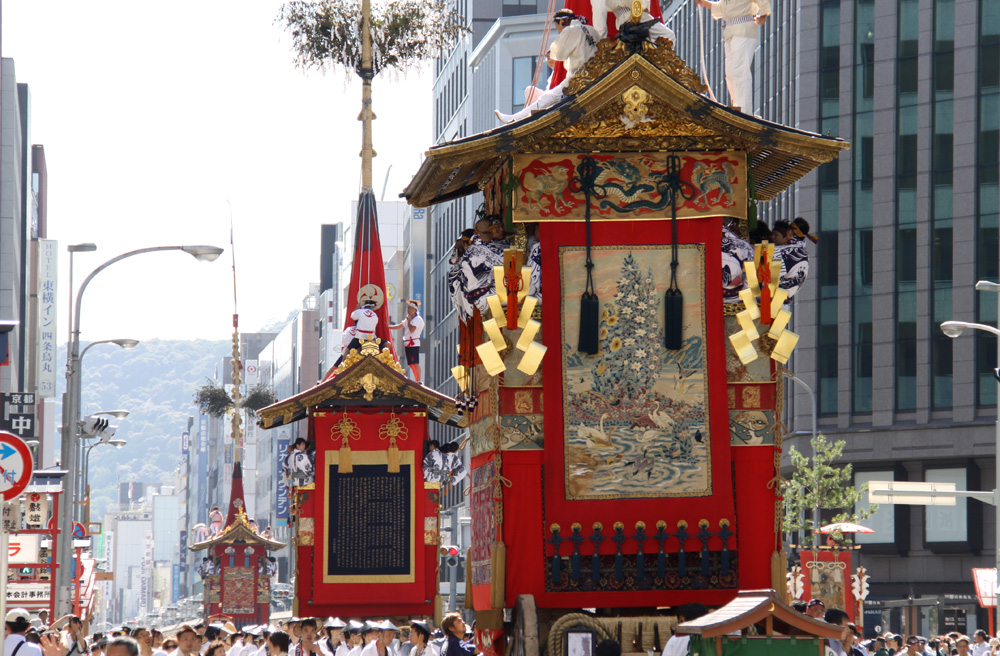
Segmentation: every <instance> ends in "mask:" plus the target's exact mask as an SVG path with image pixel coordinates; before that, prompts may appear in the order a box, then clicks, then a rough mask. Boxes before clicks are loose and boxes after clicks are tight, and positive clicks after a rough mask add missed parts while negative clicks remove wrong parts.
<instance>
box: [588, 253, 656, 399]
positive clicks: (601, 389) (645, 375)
mask: <svg viewBox="0 0 1000 656" xmlns="http://www.w3.org/2000/svg"><path fill="white" fill-rule="evenodd" d="M659 307H660V305H659V294H657V293H656V285H655V283H654V281H653V270H652V269H651V268H650V269H649V270H647V271H646V272H645V273H643V272H642V270H641V269H640V268H639V266H638V264H637V263H636V261H635V257H633V255H632V253H631V252H629V254H628V255H627V256H626V257H625V259H624V261H623V262H622V268H621V279H620V280H619V282H618V287H617V289H616V291H615V294H614V296H613V297H612V299H611V300H610V301H609V302H608V303H606V304H605V306H604V310H603V311H602V312H601V323H600V333H599V337H600V340H601V352H600V355H599V356H598V360H597V363H596V364H595V365H594V367H593V370H592V371H593V374H594V390H595V391H596V392H597V393H598V394H600V395H601V396H603V397H604V398H605V399H607V400H613V402H615V403H617V402H621V401H624V402H625V403H626V404H627V405H639V406H642V405H645V400H646V399H645V397H646V395H647V394H648V393H650V392H651V391H652V388H653V385H654V384H655V383H656V380H657V379H658V378H659V377H660V371H659V369H660V368H659V366H651V364H652V363H658V362H659V361H660V359H661V358H662V356H663V354H662V351H663V346H662V342H663V339H662V336H661V334H660V330H661V329H660V325H659V323H658V322H657V317H658V316H659V315H660V312H659Z"/></svg>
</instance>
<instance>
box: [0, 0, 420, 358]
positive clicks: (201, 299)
mask: <svg viewBox="0 0 1000 656" xmlns="http://www.w3.org/2000/svg"><path fill="white" fill-rule="evenodd" d="M281 4H282V3H281V2H280V0H172V1H171V2H149V1H147V0H109V1H102V0H98V1H97V2H81V1H80V0H6V1H5V2H3V17H2V20H3V22H2V29H3V42H2V50H3V53H2V54H3V56H4V57H11V58H13V59H14V60H15V67H16V73H17V81H18V82H23V83H27V84H28V85H29V88H30V93H31V111H30V141H31V143H33V144H42V145H44V146H45V154H46V158H47V162H48V173H49V195H48V200H49V210H48V218H49V226H48V237H49V238H50V239H56V240H58V241H59V249H60V253H61V259H60V262H59V269H60V270H59V275H60V290H59V294H60V302H59V312H60V317H59V320H60V326H61V327H60V337H59V341H60V342H63V341H65V339H66V332H67V330H68V327H67V324H66V323H65V319H66V314H67V311H68V304H69V296H68V295H67V286H66V285H67V272H68V269H69V260H68V253H67V252H66V245H68V244H76V243H81V242H94V243H96V244H97V246H98V250H97V251H96V252H94V253H80V254H77V255H76V256H75V260H74V269H75V271H74V278H75V280H74V284H77V285H78V284H79V283H80V282H81V281H82V280H83V278H84V276H85V275H86V274H87V273H89V272H90V271H91V270H93V269H94V268H95V267H97V266H99V265H100V264H101V263H103V262H104V261H106V260H107V259H110V258H112V257H114V256H116V255H118V254H120V253H123V252H125V251H129V250H132V249H135V248H141V247H145V246H159V245H181V244H212V245H217V246H223V247H225V249H226V253H225V254H224V255H223V256H222V257H221V258H219V260H217V261H216V262H214V263H211V264H205V263H199V262H196V261H195V260H194V259H193V258H191V257H190V256H188V255H185V254H184V253H180V252H169V253H154V254H151V255H140V256H137V257H134V258H131V259H128V260H125V261H123V262H120V263H117V264H115V265H114V266H112V267H110V268H108V269H107V270H106V271H104V272H102V273H101V274H99V275H98V276H97V277H95V278H94V281H93V282H92V283H91V284H90V285H89V287H88V288H87V292H86V294H85V295H84V302H83V316H82V330H81V337H82V339H83V340H85V341H87V340H98V339H113V338H118V337H132V338H137V339H149V338H153V337H158V338H163V339H193V338H206V339H225V338H227V337H229V336H230V334H231V331H232V321H231V315H232V308H233V293H232V269H231V263H232V260H231V256H230V249H229V205H227V200H228V201H229V202H230V203H231V204H232V211H233V217H234V221H235V235H236V265H237V275H238V279H237V284H238V291H239V313H240V329H241V330H242V331H254V330H257V329H258V328H260V327H261V326H262V325H263V324H264V323H266V322H267V321H268V320H270V319H272V318H284V317H285V316H286V315H287V314H288V313H289V312H290V311H291V310H293V309H295V308H297V307H299V306H300V304H301V302H302V299H303V297H304V296H306V294H307V292H308V283H310V282H318V280H319V236H320V227H319V226H320V224H322V223H336V222H338V221H341V220H344V219H348V218H349V217H348V214H349V212H350V202H351V200H352V199H356V198H357V194H358V188H359V184H360V170H361V168H360V159H359V158H358V152H359V150H360V148H361V127H360V123H359V122H358V121H357V120H356V119H357V116H358V112H359V109H360V104H361V91H360V84H358V83H357V82H356V78H353V79H351V81H350V83H349V84H348V83H346V82H345V80H346V76H345V75H344V74H343V73H342V72H341V71H335V72H329V73H326V74H325V75H324V74H321V73H317V72H308V73H306V72H303V71H301V70H299V69H296V68H295V67H294V66H293V63H292V52H291V46H290V39H289V38H288V37H287V36H286V35H285V33H284V31H283V28H282V27H281V26H279V25H277V24H275V22H274V20H275V17H276V16H277V13H278V10H279V8H280V7H281ZM431 72H432V67H431V66H430V65H429V64H427V65H425V66H424V67H423V70H422V71H421V73H419V74H417V73H411V74H410V75H409V76H408V77H407V78H406V79H403V80H393V79H392V78H391V77H388V76H386V75H382V76H380V77H378V78H376V80H375V86H374V98H375V100H374V111H375V113H376V114H377V115H378V120H376V121H375V123H374V140H375V149H376V151H378V153H379V156H378V157H377V158H376V159H375V173H374V180H375V189H376V193H377V194H379V195H381V194H382V187H383V181H384V180H385V175H386V169H387V167H388V166H389V165H390V164H392V171H391V175H390V177H389V182H388V190H387V192H386V195H385V198H386V200H389V199H392V198H395V197H396V196H397V195H398V193H399V192H400V191H401V190H402V188H403V187H404V186H405V185H406V184H407V183H408V182H409V180H410V177H411V176H412V175H413V173H414V172H415V171H416V169H417V167H418V166H419V165H420V161H421V156H422V153H423V151H424V150H426V149H427V148H428V147H429V146H430V141H431V129H430V128H431V91H430V87H431Z"/></svg>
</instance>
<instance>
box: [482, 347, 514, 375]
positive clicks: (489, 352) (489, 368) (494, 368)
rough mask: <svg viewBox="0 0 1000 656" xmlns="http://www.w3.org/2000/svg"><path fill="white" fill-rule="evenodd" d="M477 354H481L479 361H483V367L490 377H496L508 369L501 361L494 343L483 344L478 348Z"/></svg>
mask: <svg viewBox="0 0 1000 656" xmlns="http://www.w3.org/2000/svg"><path fill="white" fill-rule="evenodd" d="M476 353H478V354H479V359H480V360H482V361H483V366H484V367H485V368H486V373H488V374H489V375H491V376H496V375H497V374H502V373H503V372H504V371H506V369H507V367H505V366H504V363H503V360H501V359H500V353H499V351H497V347H495V346H493V342H483V343H482V344H480V345H479V346H477V347H476Z"/></svg>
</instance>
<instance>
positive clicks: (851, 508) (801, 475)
mask: <svg viewBox="0 0 1000 656" xmlns="http://www.w3.org/2000/svg"><path fill="white" fill-rule="evenodd" d="M811 442H812V448H813V453H814V454H815V455H814V456H813V457H812V458H808V457H806V456H805V455H803V454H802V453H799V452H798V451H797V450H796V449H795V447H792V448H791V449H790V450H789V456H790V457H791V460H792V467H793V468H794V472H793V473H792V479H791V480H790V481H789V482H788V483H786V484H785V486H784V497H785V530H786V531H802V530H809V531H815V530H818V529H819V527H818V526H815V525H814V524H813V520H812V510H813V508H816V507H819V508H820V509H821V510H836V511H840V512H838V513H837V514H836V515H835V516H834V517H833V518H832V519H831V520H829V521H830V523H836V522H855V523H856V522H858V521H860V520H863V519H868V518H869V517H871V515H872V513H874V512H875V511H876V510H877V509H878V506H875V505H867V506H865V505H864V503H863V502H864V501H865V499H867V496H868V484H867V483H865V484H863V485H861V487H859V488H855V487H854V483H853V481H852V476H851V474H852V470H853V468H852V467H851V465H850V464H849V463H848V464H844V465H836V464H834V463H835V462H836V461H837V459H839V458H840V457H841V456H842V455H843V453H844V445H845V444H846V442H844V440H837V441H836V442H829V441H827V439H826V437H825V436H823V435H818V436H817V437H816V439H814V440H812V441H811ZM821 521H822V520H821ZM834 537H835V538H840V537H841V536H839V535H834Z"/></svg>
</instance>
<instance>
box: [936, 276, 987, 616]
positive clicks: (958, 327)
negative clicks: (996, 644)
mask: <svg viewBox="0 0 1000 656" xmlns="http://www.w3.org/2000/svg"><path fill="white" fill-rule="evenodd" d="M976 289H977V290H979V291H984V292H997V291H1000V285H997V284H996V283H989V282H985V281H980V282H977V283H976ZM966 330H982V331H984V332H987V333H992V334H994V335H996V336H997V337H1000V329H998V328H996V327H994V326H987V325H986V324H984V323H967V322H965V321H945V322H944V323H942V324H941V332H943V333H944V334H945V335H947V336H948V337H951V338H952V339H955V338H956V337H958V336H959V335H961V334H962V333H964V332H965V331H966ZM994 374H995V376H996V378H997V383H998V387H997V426H996V437H995V444H994V445H993V448H994V453H993V462H994V467H995V471H996V474H995V475H994V479H993V501H992V505H993V508H994V510H996V522H995V524H996V529H995V536H994V539H995V541H996V542H995V544H994V545H993V559H994V564H993V566H994V567H995V568H996V576H995V577H994V579H993V594H994V595H997V597H1000V590H998V589H997V588H1000V580H998V579H1000V343H998V344H997V369H996V370H995V372H994ZM994 612H995V613H996V624H995V625H994V626H997V627H1000V602H998V603H997V605H996V608H994Z"/></svg>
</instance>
